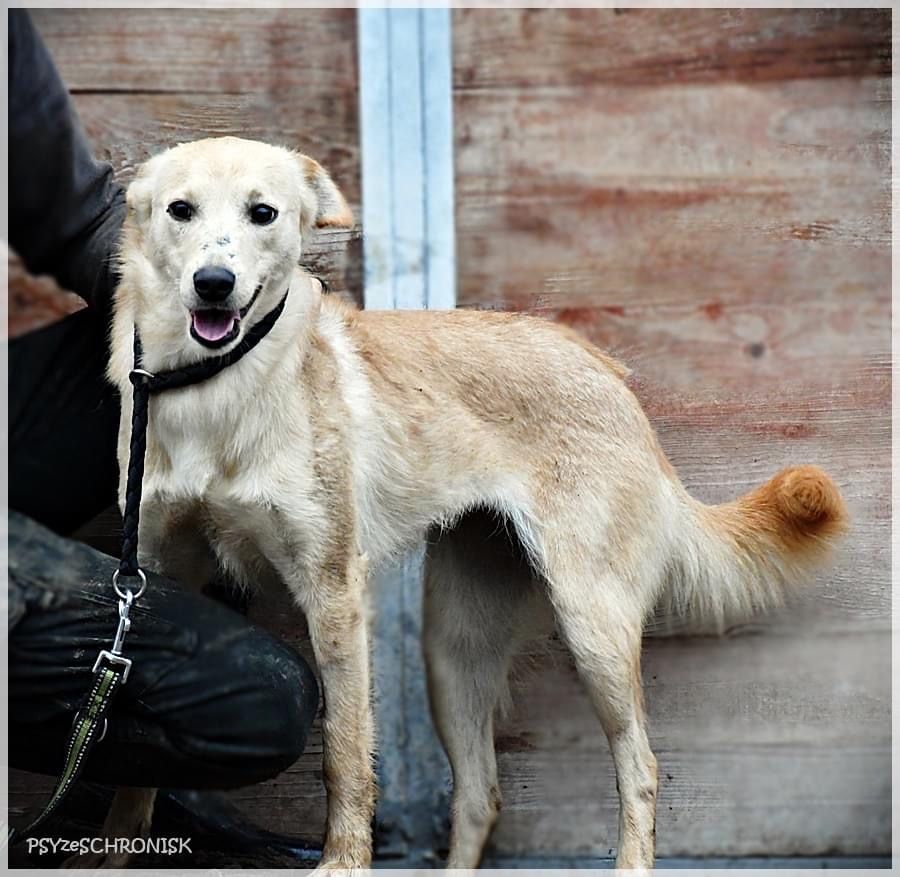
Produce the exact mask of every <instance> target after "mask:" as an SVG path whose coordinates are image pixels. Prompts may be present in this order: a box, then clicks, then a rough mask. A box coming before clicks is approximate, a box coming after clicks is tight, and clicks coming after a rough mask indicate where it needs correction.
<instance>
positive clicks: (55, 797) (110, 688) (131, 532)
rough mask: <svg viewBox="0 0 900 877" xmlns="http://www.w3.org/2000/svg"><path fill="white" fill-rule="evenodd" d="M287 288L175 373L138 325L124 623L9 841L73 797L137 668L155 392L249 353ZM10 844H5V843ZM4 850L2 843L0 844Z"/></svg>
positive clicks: (120, 574) (125, 521) (196, 379)
mask: <svg viewBox="0 0 900 877" xmlns="http://www.w3.org/2000/svg"><path fill="white" fill-rule="evenodd" d="M287 296H288V294H287V292H285V294H284V296H283V297H282V299H281V301H280V302H279V303H278V304H277V305H276V306H275V307H274V308H273V309H272V310H271V311H269V313H268V314H266V315H265V316H264V317H263V318H262V319H261V320H260V321H259V322H258V323H256V324H255V325H254V326H252V327H251V328H250V329H249V330H248V331H247V333H246V335H244V337H243V339H242V340H241V342H240V344H237V345H236V346H235V347H234V348H232V349H231V350H229V351H228V353H225V354H223V355H222V356H217V357H213V358H210V359H204V360H201V361H200V362H198V363H195V364H194V365H189V366H185V367H184V368H180V369H174V370H173V371H169V372H159V373H157V374H151V373H150V372H148V371H146V370H145V369H143V368H141V358H142V350H141V341H140V337H139V336H138V332H137V327H135V330H134V368H133V369H132V371H131V373H130V374H129V376H128V378H129V380H130V381H131V385H132V402H133V406H132V412H131V444H130V447H129V450H128V473H127V476H126V481H125V511H124V512H123V515H122V530H123V538H122V559H121V561H120V562H119V567H118V569H117V570H116V571H115V572H114V573H113V580H112V584H113V589H114V590H115V592H116V594H117V595H118V597H119V625H118V628H117V629H116V636H115V639H114V640H113V644H112V646H111V647H110V648H109V649H108V650H107V649H104V650H103V651H101V652H100V654H99V655H98V656H97V660H96V662H95V663H94V669H93V676H92V678H91V687H90V688H89V689H88V692H87V694H86V695H85V698H84V701H83V704H82V706H81V708H80V709H79V710H78V712H76V714H75V718H74V720H73V723H72V730H71V731H70V733H69V739H68V740H67V742H66V755H65V762H64V765H63V770H62V773H61V774H60V777H59V780H58V781H57V783H56V787H55V788H54V790H53V794H52V795H51V797H50V800H49V802H48V803H47V805H46V806H45V807H44V809H43V811H42V812H41V814H40V815H39V816H38V817H37V818H36V819H35V820H34V821H33V822H32V823H31V824H30V825H29V826H28V827H27V828H25V829H23V830H22V831H20V832H16V831H14V830H13V829H7V833H6V838H5V843H10V842H13V843H20V842H21V841H23V840H24V839H25V838H26V837H28V836H29V835H31V834H33V833H34V831H35V830H36V829H37V828H38V827H39V826H41V825H42V824H43V823H44V822H46V820H47V819H49V818H50V817H51V816H52V815H53V814H54V813H55V812H56V810H57V809H58V808H59V805H60V804H61V803H62V802H63V800H64V799H65V797H66V795H68V793H69V791H70V790H71V788H72V786H73V785H74V784H75V781H76V780H77V779H78V777H79V776H80V775H81V771H82V769H83V767H84V763H85V761H86V760H87V757H88V755H89V754H90V752H91V750H92V749H93V747H94V745H95V744H96V743H98V742H100V740H102V739H103V737H104V735H105V734H106V714H107V712H108V711H109V708H110V705H111V704H112V701H113V698H114V697H115V695H116V692H118V690H119V689H120V688H121V687H122V685H124V684H125V681H126V680H127V679H128V674H129V672H130V670H131V659H130V658H126V657H123V655H122V644H123V642H124V639H125V634H126V633H128V630H129V628H130V627H131V619H130V618H129V613H130V611H131V607H132V606H133V604H134V602H135V600H137V599H138V597H140V596H141V595H142V594H143V593H144V590H145V588H146V587H147V577H146V576H145V575H144V572H143V570H142V569H141V568H140V566H139V565H138V528H139V525H140V512H141V489H142V486H143V480H144V458H145V456H146V452H147V424H148V415H149V408H150V396H151V395H153V394H154V393H161V392H163V391H164V390H178V389H181V388H182V387H189V386H191V385H193V384H199V383H201V382H202V381H205V380H208V379H209V378H212V377H215V376H216V375H217V374H219V372H221V371H223V370H224V369H226V368H228V366H230V365H234V363H236V362H237V361H238V360H239V359H241V357H243V356H245V355H246V354H248V353H249V352H250V351H251V350H253V348H254V347H256V345H257V344H259V342H260V341H262V339H263V338H265V337H266V335H268V334H269V330H270V329H271V328H272V327H273V326H274V325H275V323H276V321H277V320H278V318H279V317H280V316H281V313H282V311H283V310H284V305H285V302H286V301H287ZM122 578H129V579H137V580H138V583H137V589H136V590H134V589H132V588H130V587H128V586H127V585H126V586H124V587H123V585H122V584H121V580H122ZM5 843H4V844H3V846H5ZM0 848H2V847H0Z"/></svg>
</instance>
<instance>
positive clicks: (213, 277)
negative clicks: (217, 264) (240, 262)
mask: <svg viewBox="0 0 900 877" xmlns="http://www.w3.org/2000/svg"><path fill="white" fill-rule="evenodd" d="M194 289H195V291H196V292H197V295H199V296H200V298H202V299H203V301H210V302H219V301H225V299H226V298H228V296H229V295H231V291H232V290H233V289H234V274H232V273H231V272H230V271H229V270H228V269H227V268H199V269H198V270H197V271H195V272H194Z"/></svg>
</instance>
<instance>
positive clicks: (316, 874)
mask: <svg viewBox="0 0 900 877" xmlns="http://www.w3.org/2000/svg"><path fill="white" fill-rule="evenodd" d="M368 872H369V866H368V865H346V864H344V863H343V862H319V864H318V865H317V866H316V868H315V869H314V870H313V872H312V874H313V877H364V875H366V874H368Z"/></svg>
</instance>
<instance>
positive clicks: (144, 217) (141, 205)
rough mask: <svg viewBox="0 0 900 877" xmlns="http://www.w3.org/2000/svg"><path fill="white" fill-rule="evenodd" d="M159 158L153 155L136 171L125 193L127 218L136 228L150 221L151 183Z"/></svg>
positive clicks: (151, 203) (151, 204)
mask: <svg viewBox="0 0 900 877" xmlns="http://www.w3.org/2000/svg"><path fill="white" fill-rule="evenodd" d="M160 158H161V156H159V155H155V156H153V158H151V159H149V160H147V161H145V162H144V163H143V164H142V165H141V166H140V167H139V168H138V169H137V173H136V174H135V176H134V179H133V180H132V181H131V183H130V185H129V186H128V190H127V191H126V193H125V203H126V204H127V205H128V216H129V218H130V219H132V220H133V221H134V222H135V223H136V224H137V225H138V226H141V225H145V224H146V223H147V221H148V220H149V219H150V212H151V208H152V206H153V182H154V178H155V175H156V168H157V165H158V164H159V159H160Z"/></svg>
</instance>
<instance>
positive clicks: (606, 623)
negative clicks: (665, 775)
mask: <svg viewBox="0 0 900 877" xmlns="http://www.w3.org/2000/svg"><path fill="white" fill-rule="evenodd" d="M548 585H549V589H550V600H551V602H552V604H553V608H554V611H555V613H556V619H557V624H558V626H559V630H560V633H561V634H562V636H563V638H564V640H565V641H566V644H567V645H568V647H569V649H570V651H571V653H572V656H573V657H574V659H575V664H576V666H577V668H578V673H579V676H580V677H581V679H582V681H583V683H584V685H585V687H586V688H587V691H588V694H589V696H590V698H591V703H592V704H593V706H594V709H595V711H596V713H597V715H598V716H599V718H600V722H601V724H602V725H603V730H604V731H605V733H606V737H607V739H608V741H609V746H610V751H611V752H612V757H613V761H614V762H615V768H616V785H617V786H618V790H619V849H618V854H617V856H616V867H617V868H651V867H652V866H653V860H654V846H655V826H656V791H657V773H656V758H655V757H654V755H653V753H652V751H651V750H650V745H649V743H648V741H647V732H646V725H645V718H644V705H643V694H642V689H641V668H640V652H641V622H642V617H643V613H642V610H641V607H640V602H641V601H640V597H639V594H640V590H639V589H638V588H632V587H629V583H628V582H626V581H625V580H624V579H623V578H622V577H621V576H618V575H616V574H614V573H613V572H612V571H610V570H607V571H605V572H604V573H602V574H600V575H596V576H581V575H574V576H573V575H572V572H571V570H569V571H565V572H564V573H563V576H562V577H561V576H557V575H554V574H553V573H552V571H551V573H550V575H548Z"/></svg>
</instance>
